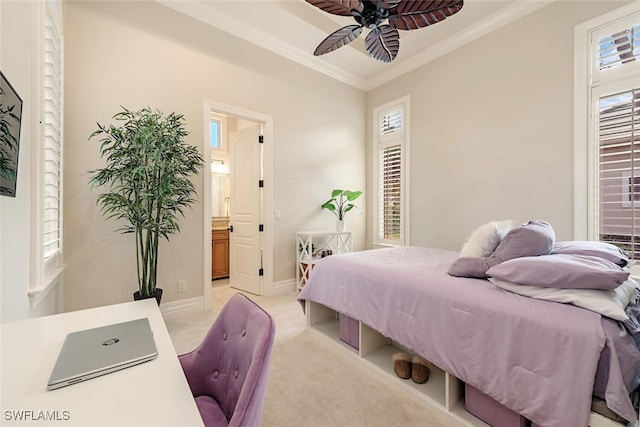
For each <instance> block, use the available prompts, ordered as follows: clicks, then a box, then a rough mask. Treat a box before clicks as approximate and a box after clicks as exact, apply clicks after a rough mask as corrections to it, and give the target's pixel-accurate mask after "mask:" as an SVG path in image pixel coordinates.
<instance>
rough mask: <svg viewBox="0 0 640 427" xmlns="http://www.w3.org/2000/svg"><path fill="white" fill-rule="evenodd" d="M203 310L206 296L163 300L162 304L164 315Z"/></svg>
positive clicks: (161, 309) (161, 310) (161, 308)
mask: <svg viewBox="0 0 640 427" xmlns="http://www.w3.org/2000/svg"><path fill="white" fill-rule="evenodd" d="M202 311H204V297H195V298H189V299H182V300H178V301H171V302H166V303H164V302H163V303H162V304H160V312H161V313H162V315H167V314H173V313H184V312H194V313H199V312H202Z"/></svg>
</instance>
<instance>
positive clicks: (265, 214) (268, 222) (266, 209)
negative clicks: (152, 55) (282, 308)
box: [202, 99, 274, 311]
mask: <svg viewBox="0 0 640 427" xmlns="http://www.w3.org/2000/svg"><path fill="white" fill-rule="evenodd" d="M211 112H214V113H218V114H223V115H228V116H234V117H238V118H242V119H245V120H250V121H253V122H259V123H261V124H262V126H263V138H264V144H263V147H262V149H263V152H262V155H263V157H262V174H263V176H262V179H263V180H264V187H263V189H262V191H263V193H262V196H263V207H262V209H263V211H262V212H261V217H262V219H263V223H264V231H263V233H264V234H263V239H262V242H263V248H262V253H263V256H262V259H263V263H264V264H263V268H264V276H263V278H262V295H270V294H271V292H272V289H273V186H274V181H273V117H272V116H269V115H266V114H263V113H258V112H255V111H251V110H246V109H244V108H239V107H234V106H231V105H227V104H222V103H219V102H216V101H212V100H208V99H205V100H204V102H203V132H204V133H203V135H204V137H203V138H202V144H203V146H202V149H203V157H204V160H205V165H204V171H205V173H204V197H203V203H204V209H203V211H204V222H203V230H204V231H205V232H204V233H203V247H204V256H203V261H204V283H203V298H204V310H205V311H206V310H209V309H211V173H210V171H211V141H210V138H211V137H210V135H209V126H210V125H209V122H210V120H211ZM256 185H257V183H256Z"/></svg>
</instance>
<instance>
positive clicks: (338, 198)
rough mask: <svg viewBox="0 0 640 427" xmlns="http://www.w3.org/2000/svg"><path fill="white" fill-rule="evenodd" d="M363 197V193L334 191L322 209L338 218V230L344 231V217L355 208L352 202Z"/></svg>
mask: <svg viewBox="0 0 640 427" xmlns="http://www.w3.org/2000/svg"><path fill="white" fill-rule="evenodd" d="M361 195H362V191H351V190H338V189H336V190H333V191H332V192H331V198H330V199H329V200H327V201H326V202H324V203H323V204H322V209H329V210H330V211H331V212H332V213H333V214H334V215H335V216H336V218H337V220H336V230H337V231H344V216H345V215H346V214H347V212H349V211H350V210H351V209H353V208H357V206H356V205H354V204H353V203H352V202H353V201H354V200H356V199H357V198H358V197H360V196H361Z"/></svg>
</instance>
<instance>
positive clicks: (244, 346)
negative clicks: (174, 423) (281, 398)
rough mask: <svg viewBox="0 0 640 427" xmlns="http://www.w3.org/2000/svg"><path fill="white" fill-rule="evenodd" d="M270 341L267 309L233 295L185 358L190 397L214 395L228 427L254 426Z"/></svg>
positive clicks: (257, 420) (263, 390)
mask: <svg viewBox="0 0 640 427" xmlns="http://www.w3.org/2000/svg"><path fill="white" fill-rule="evenodd" d="M274 337H275V323H274V321H273V319H272V318H271V316H270V315H269V314H268V313H267V312H266V311H264V310H263V309H262V308H261V307H260V306H258V305H257V304H256V303H254V302H253V301H251V300H250V299H249V298H247V297H245V296H244V295H242V294H235V295H234V296H232V297H231V299H229V301H228V302H227V303H226V304H225V306H224V307H223V309H222V311H221V312H220V314H219V315H218V317H217V318H216V320H215V322H214V323H213V325H212V326H211V328H210V329H209V332H208V333H207V335H206V336H205V338H204V339H203V341H202V343H201V344H200V345H199V346H198V348H196V349H195V350H194V351H193V352H191V353H189V354H188V355H185V356H188V357H189V358H190V359H191V360H189V362H188V364H189V365H191V368H190V370H191V373H190V374H189V373H187V379H188V381H189V386H190V387H191V391H192V393H193V395H194V397H197V396H199V395H208V396H211V397H213V398H214V399H215V400H216V401H217V402H218V404H219V406H220V408H221V409H222V411H223V412H224V414H225V417H226V418H227V420H229V425H230V426H258V425H259V424H260V421H261V419H262V409H263V407H264V397H265V393H266V386H267V374H268V371H269V363H270V361H271V350H272V348H273V341H274ZM185 373H186V372H185Z"/></svg>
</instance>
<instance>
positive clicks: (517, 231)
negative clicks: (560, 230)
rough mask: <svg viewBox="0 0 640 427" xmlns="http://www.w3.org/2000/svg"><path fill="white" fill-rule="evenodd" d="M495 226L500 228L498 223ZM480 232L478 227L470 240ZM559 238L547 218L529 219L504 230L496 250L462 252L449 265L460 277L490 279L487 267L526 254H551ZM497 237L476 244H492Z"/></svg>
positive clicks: (454, 274) (487, 245) (485, 245)
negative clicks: (482, 252) (476, 253)
mask: <svg viewBox="0 0 640 427" xmlns="http://www.w3.org/2000/svg"><path fill="white" fill-rule="evenodd" d="M511 223H512V222H511ZM489 224H492V223H489ZM503 224H504V223H503ZM494 227H496V228H500V227H498V226H494ZM505 227H508V225H503V226H502V228H500V229H504V228H505ZM480 229H482V227H479V228H478V230H480ZM496 233H497V232H496ZM477 235H478V233H477V230H476V231H474V232H473V233H472V235H471V236H470V238H469V240H470V241H471V240H473V239H474V238H477ZM481 236H485V237H486V236H487V235H486V233H485V234H481ZM555 239H556V234H555V232H554V231H553V227H551V224H549V223H548V222H546V221H529V222H527V223H526V224H523V225H521V226H519V227H512V228H511V229H509V230H508V232H507V233H506V234H504V237H503V238H502V239H500V240H499V242H498V244H497V245H496V246H495V249H494V250H493V252H492V253H491V254H490V255H488V256H487V255H484V256H477V255H476V256H473V255H472V256H468V255H463V254H461V256H460V258H458V259H457V260H456V261H455V262H454V263H453V264H451V266H450V267H449V274H450V275H452V276H459V277H475V278H479V279H486V278H488V277H489V276H487V270H489V269H490V268H491V267H493V266H495V265H498V264H500V263H502V262H504V261H507V260H510V259H513V258H519V257H525V256H539V255H548V254H549V253H551V250H552V249H553V245H554V243H555ZM494 241H495V239H487V241H486V242H485V243H484V245H482V244H479V243H475V246H484V247H486V248H489V247H490V246H491V245H492V244H493V243H494ZM468 242H469V241H467V243H468ZM467 243H465V245H467ZM463 253H464V252H463ZM467 253H468V252H467Z"/></svg>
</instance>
